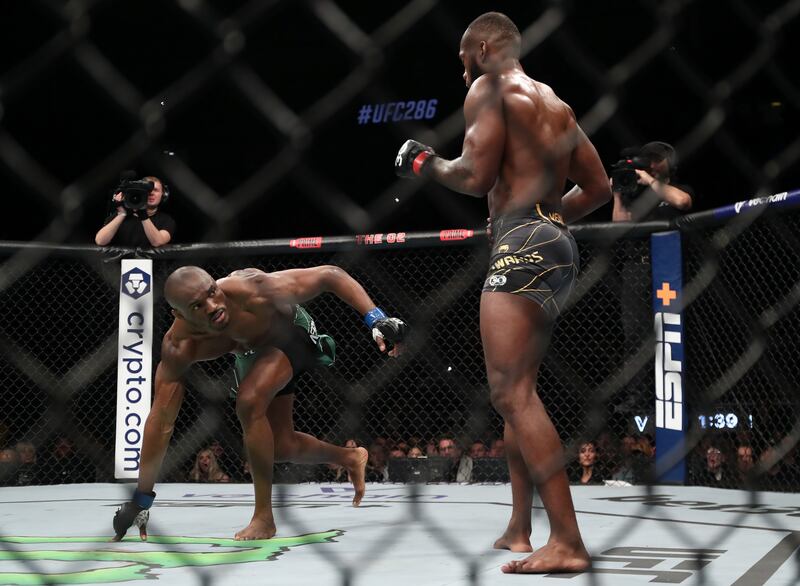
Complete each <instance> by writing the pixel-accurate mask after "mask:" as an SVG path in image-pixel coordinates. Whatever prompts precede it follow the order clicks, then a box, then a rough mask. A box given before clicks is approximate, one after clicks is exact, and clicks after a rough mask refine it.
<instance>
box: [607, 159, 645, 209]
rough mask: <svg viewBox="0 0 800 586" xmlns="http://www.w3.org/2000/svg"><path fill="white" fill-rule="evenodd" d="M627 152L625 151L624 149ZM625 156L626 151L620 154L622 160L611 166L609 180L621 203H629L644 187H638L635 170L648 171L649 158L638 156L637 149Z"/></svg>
mask: <svg viewBox="0 0 800 586" xmlns="http://www.w3.org/2000/svg"><path fill="white" fill-rule="evenodd" d="M626 150H627V149H626ZM634 152H636V153H637V154H635V155H634V154H631V155H628V156H626V151H623V153H622V157H623V158H622V159H620V160H619V161H617V162H616V163H614V164H613V165H612V166H611V180H612V181H613V182H614V191H618V192H619V194H620V196H621V197H622V201H623V203H626V204H627V203H630V202H631V201H633V200H634V199H635V198H636V197H637V196H638V195H639V194H640V193H642V191H644V189H645V186H644V185H639V176H638V175H637V174H636V169H639V170H641V171H648V170H649V169H650V157H647V156H643V155H641V154H638V149H635V150H634Z"/></svg>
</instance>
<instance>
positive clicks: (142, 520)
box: [114, 489, 156, 539]
mask: <svg viewBox="0 0 800 586" xmlns="http://www.w3.org/2000/svg"><path fill="white" fill-rule="evenodd" d="M155 498H156V493H154V492H150V493H147V492H140V491H139V490H138V489H137V490H135V491H134V493H133V498H132V499H131V500H130V501H128V502H127V503H125V504H124V505H122V506H121V507H120V508H119V509H117V512H116V513H115V514H114V532H115V533H116V539H122V537H123V536H124V535H125V533H127V532H128V529H130V527H131V525H136V526H137V527H140V528H141V527H146V526H147V521H148V520H149V519H150V511H149V509H150V507H151V506H153V501H154V500H155Z"/></svg>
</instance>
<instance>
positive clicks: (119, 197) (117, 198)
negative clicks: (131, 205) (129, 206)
mask: <svg viewBox="0 0 800 586" xmlns="http://www.w3.org/2000/svg"><path fill="white" fill-rule="evenodd" d="M111 200H112V201H116V202H118V203H122V192H121V191H118V192H117V193H115V194H114V197H112V198H111ZM127 214H128V210H126V209H125V207H124V206H117V215H118V216H126V215H127Z"/></svg>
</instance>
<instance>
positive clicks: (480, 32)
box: [464, 12, 522, 55]
mask: <svg viewBox="0 0 800 586" xmlns="http://www.w3.org/2000/svg"><path fill="white" fill-rule="evenodd" d="M464 38H465V39H467V38H469V39H470V40H472V41H476V42H480V41H492V42H494V43H495V44H498V45H507V46H508V48H509V49H511V50H512V51H514V52H515V54H516V55H519V50H520V45H521V40H522V39H521V36H520V34H519V29H518V28H517V25H515V24H514V22H513V21H512V20H511V19H510V18H508V17H507V16H506V15H505V14H502V13H500V12H486V13H485V14H481V15H480V16H479V17H478V18H476V19H475V20H473V21H472V22H471V23H470V25H469V26H468V27H467V30H466V31H465V32H464Z"/></svg>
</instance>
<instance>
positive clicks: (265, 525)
mask: <svg viewBox="0 0 800 586" xmlns="http://www.w3.org/2000/svg"><path fill="white" fill-rule="evenodd" d="M275 533H277V529H276V528H275V521H270V520H265V519H256V518H255V517H254V518H253V519H252V520H251V521H250V524H249V525H248V526H247V527H245V528H244V529H242V530H241V531H237V532H236V535H234V537H233V538H234V539H235V540H236V541H250V540H252V539H272V538H273V537H275Z"/></svg>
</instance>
